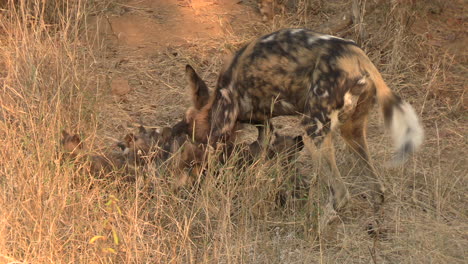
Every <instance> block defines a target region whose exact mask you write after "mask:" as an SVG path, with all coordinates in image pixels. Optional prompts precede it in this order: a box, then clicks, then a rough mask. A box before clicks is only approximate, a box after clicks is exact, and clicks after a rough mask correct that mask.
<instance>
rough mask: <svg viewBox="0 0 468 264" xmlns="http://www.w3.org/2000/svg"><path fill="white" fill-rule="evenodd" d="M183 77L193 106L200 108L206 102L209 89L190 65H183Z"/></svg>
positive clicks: (208, 97)
mask: <svg viewBox="0 0 468 264" xmlns="http://www.w3.org/2000/svg"><path fill="white" fill-rule="evenodd" d="M185 77H186V78H187V82H188V84H189V87H190V92H191V95H192V104H193V106H194V107H195V108H196V109H198V110H200V109H201V108H202V107H203V106H205V105H206V104H207V103H208V100H209V99H210V91H209V90H208V86H206V83H205V82H204V81H203V80H202V79H201V78H200V77H199V76H198V74H197V72H196V71H195V70H194V69H193V68H192V66H190V65H188V64H187V65H186V66H185Z"/></svg>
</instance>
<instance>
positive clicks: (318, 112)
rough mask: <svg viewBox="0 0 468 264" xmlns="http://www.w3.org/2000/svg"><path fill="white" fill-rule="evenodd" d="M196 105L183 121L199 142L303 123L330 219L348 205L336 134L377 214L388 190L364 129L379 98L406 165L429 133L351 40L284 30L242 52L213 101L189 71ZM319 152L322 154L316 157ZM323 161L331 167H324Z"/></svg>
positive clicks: (224, 75) (221, 78) (223, 77)
mask: <svg viewBox="0 0 468 264" xmlns="http://www.w3.org/2000/svg"><path fill="white" fill-rule="evenodd" d="M186 75H187V76H188V80H189V82H190V86H191V87H192V91H195V92H194V93H193V94H192V100H193V101H194V105H193V107H191V108H190V109H189V110H188V111H187V113H186V117H185V119H184V120H186V122H187V128H188V129H187V133H189V135H190V136H191V137H192V138H194V139H195V140H196V141H197V142H201V143H209V144H211V145H214V144H216V143H217V142H220V141H224V140H229V139H230V136H231V135H232V134H233V128H234V126H235V124H236V122H244V123H249V122H250V123H263V122H265V121H266V120H268V119H270V118H272V117H275V116H280V115H300V116H301V117H302V121H301V124H302V126H303V127H304V129H305V132H306V134H305V137H304V143H305V146H306V148H307V149H308V150H309V151H310V152H311V154H312V157H313V160H314V162H315V163H316V168H317V169H318V170H323V169H325V168H328V171H327V172H326V173H320V175H327V177H321V178H322V179H323V180H324V181H325V182H326V183H327V184H328V186H329V193H330V194H329V198H330V200H329V204H328V205H327V208H331V210H332V211H334V210H337V209H340V208H342V207H343V206H344V205H345V204H346V203H347V201H348V199H349V193H348V190H347V188H346V186H345V184H344V182H343V180H342V178H341V175H340V172H339V170H338V168H337V166H336V162H335V155H334V149H333V144H332V135H331V131H340V132H341V135H342V137H343V138H344V139H345V141H346V142H347V144H348V145H349V147H350V148H351V149H352V150H353V151H354V152H355V153H356V154H357V156H359V157H360V163H361V164H362V165H363V166H364V167H365V168H366V174H368V175H367V176H368V183H369V186H370V190H371V197H372V201H373V204H374V208H375V209H376V210H377V209H378V208H379V207H380V205H381V204H382V203H383V201H384V188H383V186H382V184H381V183H380V181H379V180H378V178H377V175H376V173H375V171H374V168H373V167H372V165H371V164H370V157H369V154H368V149H367V143H366V137H365V136H366V124H367V118H368V115H369V111H370V110H371V108H372V106H373V104H374V100H375V98H376V99H377V102H378V104H379V105H380V108H381V110H382V112H383V116H384V120H385V124H386V127H387V128H388V129H389V130H390V132H391V134H392V137H393V141H394V145H395V147H396V157H395V160H396V161H398V162H402V161H404V160H405V159H406V158H407V157H408V156H409V154H411V153H413V152H414V151H415V150H416V149H417V148H418V147H419V146H420V145H421V143H422V140H423V130H422V127H421V125H420V123H419V121H418V117H417V115H416V113H415V111H414V110H413V108H412V107H411V106H410V105H409V104H408V103H406V102H404V101H403V100H402V99H400V97H398V96H397V95H396V94H394V93H393V92H392V91H391V90H390V89H389V88H388V86H387V85H386V84H385V82H384V80H383V79H382V76H381V74H380V73H379V71H378V70H377V68H376V67H375V66H374V64H372V62H371V61H370V60H369V58H368V57H367V56H366V54H365V53H364V52H363V51H362V50H361V49H360V48H359V47H358V46H357V45H356V44H355V43H354V42H353V41H351V40H346V39H341V38H338V37H334V36H329V35H324V34H319V33H314V32H312V31H310V30H306V29H284V30H280V31H278V32H274V33H271V34H268V35H265V36H263V37H260V38H258V39H256V40H254V41H253V42H251V43H250V44H247V45H246V46H244V47H242V48H241V49H240V50H239V51H238V52H237V53H236V54H235V55H234V56H233V58H232V60H231V62H230V63H229V64H228V65H226V66H225V67H224V68H223V69H222V70H221V73H220V75H219V77H218V81H217V84H216V89H215V92H214V93H213V95H212V96H211V97H209V98H207V96H206V94H203V96H201V98H203V100H200V98H197V95H198V94H197V91H198V90H199V88H200V87H202V86H205V87H206V85H205V84H204V83H203V81H202V80H201V79H200V78H199V77H198V75H197V74H196V73H195V71H194V70H193V69H192V68H191V67H190V66H187V67H186ZM316 146H318V147H319V148H318V149H317V147H316ZM322 157H324V158H325V160H326V164H327V165H328V166H326V167H324V166H322V162H320V161H321V158H322Z"/></svg>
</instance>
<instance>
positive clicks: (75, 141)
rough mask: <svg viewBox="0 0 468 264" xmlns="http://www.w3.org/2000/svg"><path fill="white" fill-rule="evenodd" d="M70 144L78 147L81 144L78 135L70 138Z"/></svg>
mask: <svg viewBox="0 0 468 264" xmlns="http://www.w3.org/2000/svg"><path fill="white" fill-rule="evenodd" d="M70 142H73V143H76V144H77V145H78V144H80V143H81V138H80V136H79V135H78V134H75V135H73V136H72V137H71V138H70Z"/></svg>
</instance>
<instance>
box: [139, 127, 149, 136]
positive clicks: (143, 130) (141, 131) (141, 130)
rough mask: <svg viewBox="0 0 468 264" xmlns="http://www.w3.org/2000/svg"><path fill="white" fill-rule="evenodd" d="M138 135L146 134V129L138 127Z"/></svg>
mask: <svg viewBox="0 0 468 264" xmlns="http://www.w3.org/2000/svg"><path fill="white" fill-rule="evenodd" d="M138 133H140V134H143V135H144V134H146V133H147V131H146V128H145V127H144V126H140V127H139V128H138Z"/></svg>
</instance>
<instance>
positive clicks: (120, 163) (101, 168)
mask: <svg viewBox="0 0 468 264" xmlns="http://www.w3.org/2000/svg"><path fill="white" fill-rule="evenodd" d="M61 144H62V147H63V150H64V152H65V154H66V155H68V156H69V157H70V158H72V159H82V160H83V161H86V160H87V161H89V162H90V171H91V173H93V174H100V173H109V172H112V171H114V170H119V169H122V168H124V167H125V166H126V157H125V155H124V154H123V151H122V152H110V151H107V152H105V153H103V154H100V155H99V154H94V155H92V154H87V153H86V150H85V149H84V143H83V142H82V141H81V138H80V136H79V135H78V134H74V135H71V134H69V133H68V132H67V131H65V130H62V140H61ZM122 150H123V149H122Z"/></svg>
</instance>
